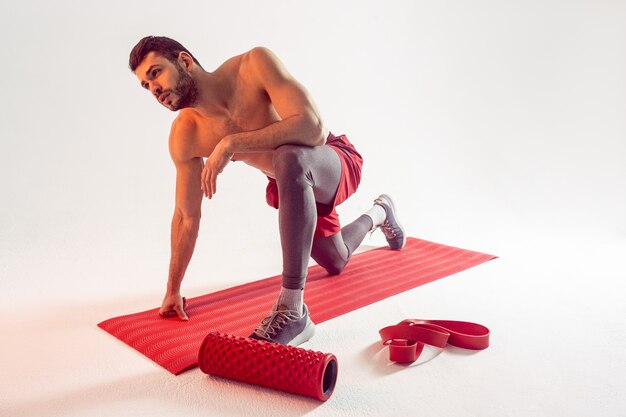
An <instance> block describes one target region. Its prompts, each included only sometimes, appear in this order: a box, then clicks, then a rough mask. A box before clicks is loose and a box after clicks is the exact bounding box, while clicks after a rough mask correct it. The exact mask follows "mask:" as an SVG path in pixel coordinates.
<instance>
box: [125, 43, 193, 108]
mask: <svg viewBox="0 0 626 417" xmlns="http://www.w3.org/2000/svg"><path fill="white" fill-rule="evenodd" d="M135 74H136V75H137V78H138V79H139V82H140V83H141V86H142V87H143V88H145V89H147V90H149V91H150V92H151V93H152V95H153V96H155V98H156V99H157V100H158V101H159V103H161V104H162V105H164V106H165V107H167V108H168V109H170V110H172V111H177V110H180V109H183V108H185V107H191V106H193V105H194V104H195V103H196V99H197V97H198V88H197V86H196V83H195V81H194V80H193V78H192V77H191V75H190V74H189V73H188V72H187V71H186V70H185V69H184V68H183V67H182V66H181V65H180V64H179V63H178V62H177V61H176V62H171V61H169V60H168V59H166V58H164V57H163V56H161V55H159V54H158V53H156V52H150V53H149V54H147V55H146V57H145V58H144V59H143V61H141V64H139V66H138V67H137V69H136V71H135Z"/></svg>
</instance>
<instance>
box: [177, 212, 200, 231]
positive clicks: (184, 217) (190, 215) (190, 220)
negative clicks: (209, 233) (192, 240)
mask: <svg viewBox="0 0 626 417" xmlns="http://www.w3.org/2000/svg"><path fill="white" fill-rule="evenodd" d="M200 217H201V214H200V210H197V211H195V210H194V211H188V210H183V209H181V208H180V207H176V209H175V210H174V218H175V219H176V220H177V221H178V222H179V223H181V224H183V225H186V226H189V227H194V226H196V225H198V224H200Z"/></svg>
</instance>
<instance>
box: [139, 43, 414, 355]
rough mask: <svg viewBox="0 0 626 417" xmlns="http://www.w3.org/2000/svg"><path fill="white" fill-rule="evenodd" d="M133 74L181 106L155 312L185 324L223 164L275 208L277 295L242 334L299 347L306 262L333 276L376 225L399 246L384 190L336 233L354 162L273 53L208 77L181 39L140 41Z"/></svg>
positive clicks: (238, 59)
mask: <svg viewBox="0 0 626 417" xmlns="http://www.w3.org/2000/svg"><path fill="white" fill-rule="evenodd" d="M129 66H130V69H131V70H132V71H133V72H134V73H135V75H136V76H137V78H138V79H139V81H140V83H141V86H142V87H143V88H145V89H146V90H148V91H150V93H151V94H152V95H153V96H154V97H155V98H156V99H157V101H158V102H159V103H161V105H163V106H165V107H167V108H168V109H170V110H172V111H178V110H180V113H179V114H178V117H177V118H176V119H175V120H174V122H173V123H172V129H171V132H170V138H169V149H170V154H171V157H172V160H173V161H174V164H175V166H176V207H175V210H174V216H173V219H172V229H171V259H170V267H169V276H168V281H167V291H166V293H165V298H164V299H163V303H162V305H161V309H160V311H159V313H160V314H161V315H163V316H166V317H175V316H178V317H180V319H182V320H188V317H187V314H186V312H185V301H184V299H183V297H181V294H180V287H181V282H182V280H183V276H184V274H185V270H186V269H187V265H188V264H189V261H190V259H191V256H192V254H193V251H194V247H195V243H196V238H197V236H198V229H199V225H200V207H201V202H202V197H203V195H204V196H206V197H208V198H209V199H210V198H212V197H213V195H215V193H216V192H217V177H218V175H219V174H220V173H221V172H222V171H223V170H224V168H225V167H226V165H227V164H228V163H229V162H230V161H242V162H244V163H246V164H248V165H250V166H252V167H255V168H257V169H259V170H260V171H261V172H262V173H263V174H265V175H266V176H267V177H268V181H269V182H268V185H267V190H266V196H267V202H268V204H270V205H271V206H273V207H275V208H278V209H279V229H280V239H281V247H282V252H283V280H282V287H281V289H280V294H279V296H278V300H277V302H276V304H275V305H274V307H273V308H272V310H271V311H270V313H269V315H268V316H267V318H265V319H264V320H263V321H262V322H261V323H260V324H259V326H258V327H257V328H256V329H255V330H254V331H253V333H252V334H251V335H250V337H253V338H256V339H264V340H270V341H273V342H278V343H282V344H290V345H298V344H300V343H303V342H305V341H307V340H308V339H309V338H311V337H312V336H313V333H314V329H315V325H314V324H313V323H312V322H311V319H310V318H309V313H308V310H307V307H306V305H305V304H304V303H303V290H304V283H305V279H306V273H307V265H308V260H309V257H313V259H314V260H315V261H316V262H317V263H318V264H319V265H321V266H322V267H323V268H325V269H326V270H327V271H328V272H329V273H330V274H339V273H340V272H341V271H342V270H343V268H344V267H345V265H346V263H347V262H348V260H349V259H350V256H351V255H352V253H353V252H354V250H355V249H356V248H357V247H358V246H359V245H360V243H361V242H362V240H363V238H364V237H365V235H366V234H367V233H368V232H370V231H373V230H375V229H376V228H380V229H381V230H382V232H383V233H384V234H385V236H386V238H387V241H388V243H389V246H390V247H391V249H395V250H399V249H402V247H403V246H404V244H405V241H406V237H405V234H404V231H403V229H402V227H401V226H400V224H399V223H398V221H397V214H396V211H395V208H394V205H393V202H392V201H391V199H390V198H389V196H387V195H384V194H383V195H381V196H379V197H378V198H377V199H375V200H374V205H373V206H372V207H371V208H370V209H369V210H368V211H367V212H366V213H365V214H363V215H362V216H360V217H359V218H358V219H357V220H355V221H354V222H353V223H351V224H349V225H347V226H345V227H344V228H343V229H342V228H340V226H339V220H338V217H337V212H336V210H335V206H336V205H338V204H340V203H341V202H343V201H345V199H347V198H348V197H349V196H350V195H351V194H352V193H354V192H355V191H356V188H357V187H358V184H359V182H360V178H361V165H362V158H361V155H359V153H358V152H357V151H356V149H355V148H354V146H353V145H352V144H351V143H350V142H349V141H348V139H347V138H346V137H345V136H343V135H342V136H334V135H333V134H332V133H330V132H329V130H328V129H327V128H326V127H325V126H324V124H323V122H322V119H321V117H320V114H319V112H318V110H317V108H316V107H315V104H314V103H313V100H312V98H311V96H310V95H309V93H308V92H307V91H306V89H305V88H304V87H303V86H302V85H301V84H300V83H298V81H296V80H295V79H294V78H293V77H292V76H291V75H290V74H289V72H287V70H286V68H285V67H284V65H283V64H282V63H281V62H280V60H279V59H278V58H277V57H276V56H275V55H274V54H273V53H272V52H271V51H270V50H268V49H266V48H261V47H257V48H254V49H252V50H250V51H249V52H246V53H244V54H242V55H237V56H235V57H233V58H230V59H229V60H227V61H226V62H224V63H223V64H222V65H221V66H220V67H219V68H217V69H216V70H215V71H213V72H207V71H205V70H204V69H203V68H202V66H201V65H200V63H199V62H198V60H197V59H196V58H195V57H194V56H193V55H192V54H191V53H190V52H189V51H188V50H187V49H186V48H184V47H183V46H182V45H181V44H180V43H178V42H177V41H175V40H173V39H169V38H166V37H154V36H148V37H145V38H143V39H142V40H141V41H139V43H137V45H136V46H135V47H134V48H133V50H132V51H131V54H130V59H129ZM204 158H206V160H205V159H204Z"/></svg>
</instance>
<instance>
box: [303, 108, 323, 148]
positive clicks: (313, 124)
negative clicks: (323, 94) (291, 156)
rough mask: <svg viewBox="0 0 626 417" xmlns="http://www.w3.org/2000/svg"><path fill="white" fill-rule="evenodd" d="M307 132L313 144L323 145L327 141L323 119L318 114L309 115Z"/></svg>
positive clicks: (310, 142)
mask: <svg viewBox="0 0 626 417" xmlns="http://www.w3.org/2000/svg"><path fill="white" fill-rule="evenodd" d="M306 130H307V132H308V135H307V136H308V138H309V144H310V145H311V146H322V145H323V144H325V143H326V138H325V137H324V125H323V124H322V120H321V119H320V118H319V117H318V116H316V115H309V116H308V117H307V129H306Z"/></svg>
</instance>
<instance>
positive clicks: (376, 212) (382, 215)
mask: <svg viewBox="0 0 626 417" xmlns="http://www.w3.org/2000/svg"><path fill="white" fill-rule="evenodd" d="M364 214H365V215H366V216H368V217H369V218H370V219H372V223H373V224H374V226H373V227H372V230H373V229H374V228H376V227H378V226H380V225H381V224H383V222H384V221H385V219H386V218H387V212H386V211H385V209H384V208H382V207H381V206H379V205H378V204H374V205H373V206H372V208H371V209H369V210H368V211H367V212H365V213H364Z"/></svg>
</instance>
